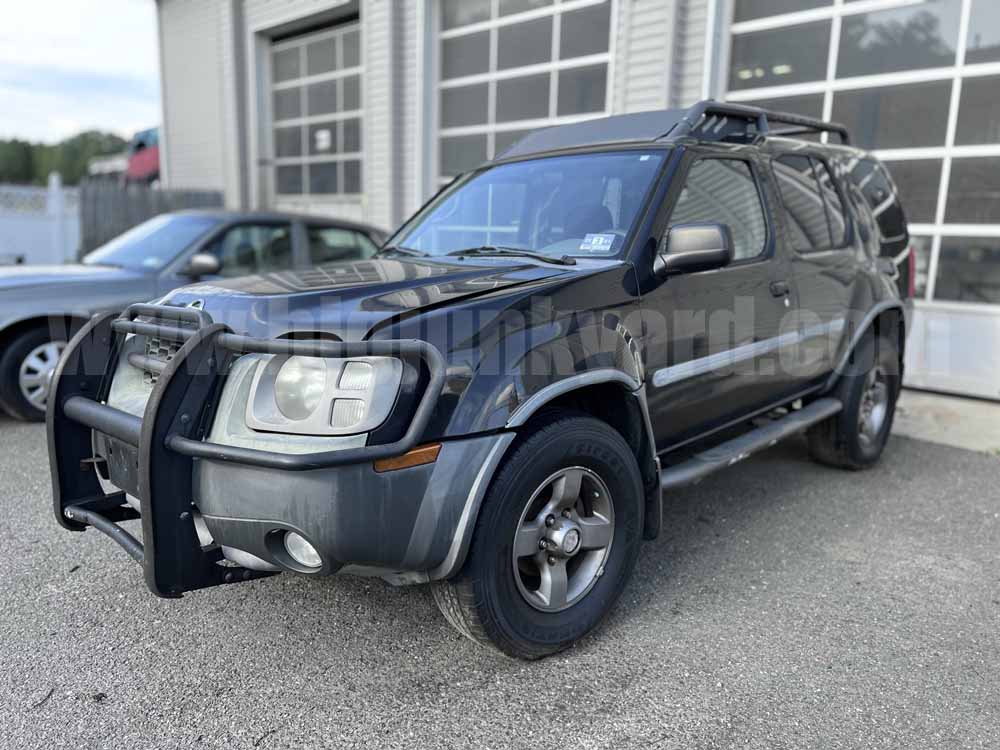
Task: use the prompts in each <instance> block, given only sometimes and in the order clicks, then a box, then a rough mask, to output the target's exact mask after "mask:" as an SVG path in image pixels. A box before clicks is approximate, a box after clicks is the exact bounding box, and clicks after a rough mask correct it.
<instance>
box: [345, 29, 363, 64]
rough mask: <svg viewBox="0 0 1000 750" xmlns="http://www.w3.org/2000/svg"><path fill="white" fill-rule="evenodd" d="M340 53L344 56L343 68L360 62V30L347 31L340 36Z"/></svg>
mask: <svg viewBox="0 0 1000 750" xmlns="http://www.w3.org/2000/svg"><path fill="white" fill-rule="evenodd" d="M340 54H341V55H343V56H344V64H343V66H344V67H345V68H356V67H358V66H359V65H360V64H361V32H359V31H349V32H347V33H346V34H344V35H343V36H342V37H341V38H340Z"/></svg>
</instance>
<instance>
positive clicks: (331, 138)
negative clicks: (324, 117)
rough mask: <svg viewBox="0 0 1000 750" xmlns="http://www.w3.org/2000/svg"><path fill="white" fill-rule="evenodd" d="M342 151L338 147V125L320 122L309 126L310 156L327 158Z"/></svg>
mask: <svg viewBox="0 0 1000 750" xmlns="http://www.w3.org/2000/svg"><path fill="white" fill-rule="evenodd" d="M339 150H340V148H339V147H338V146H337V123H336V122H333V121H331V122H319V123H316V124H315V125H310V126H309V154H310V155H311V156H327V155H329V154H335V153H337V152H338V151H339Z"/></svg>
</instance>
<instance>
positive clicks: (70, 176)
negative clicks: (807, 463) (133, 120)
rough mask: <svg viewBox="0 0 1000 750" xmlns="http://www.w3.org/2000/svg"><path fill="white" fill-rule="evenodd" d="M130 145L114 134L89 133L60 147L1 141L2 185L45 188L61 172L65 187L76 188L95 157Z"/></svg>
mask: <svg viewBox="0 0 1000 750" xmlns="http://www.w3.org/2000/svg"><path fill="white" fill-rule="evenodd" d="M127 145H128V142H127V141H126V140H125V139H124V138H121V137H119V136H117V135H115V134H114V133H104V132H101V131H99V130H88V131H85V132H83V133H79V134H78V135H74V136H72V137H71V138H67V139H65V140H63V141H60V142H59V143H56V144H53V145H49V144H45V143H28V142H27V141H22V140H18V139H13V140H0V182H13V183H21V184H25V183H35V184H36V185H44V184H45V182H46V180H48V177H49V173H50V172H53V171H55V172H59V173H60V174H61V175H62V178H63V184H65V185H75V184H76V183H77V182H79V181H80V179H81V178H83V177H84V176H86V174H87V164H88V162H89V161H90V160H91V159H92V158H93V157H95V156H108V155H110V154H117V153H121V152H122V151H124V150H125V148H126V146H127Z"/></svg>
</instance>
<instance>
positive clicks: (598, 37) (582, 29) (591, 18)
mask: <svg viewBox="0 0 1000 750" xmlns="http://www.w3.org/2000/svg"><path fill="white" fill-rule="evenodd" d="M610 26H611V5H610V4H609V3H603V4H601V5H595V6H593V7H590V8H581V9H580V10H574V11H570V12H569V13H563V17H562V29H561V31H560V35H559V59H561V60H566V59H569V58H571V57H583V56H584V55H597V54H600V53H601V52H607V51H608V43H609V35H608V29H609V28H610Z"/></svg>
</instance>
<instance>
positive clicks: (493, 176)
mask: <svg viewBox="0 0 1000 750" xmlns="http://www.w3.org/2000/svg"><path fill="white" fill-rule="evenodd" d="M664 153H665V152H664V151H662V150H657V151H650V152H643V151H618V152H612V153H599V154H578V155H573V156H552V157H548V158H543V159H534V160H530V161H522V162H513V163H510V164H500V165H498V166H495V167H488V168H486V169H484V170H481V171H478V172H473V173H470V174H469V175H467V176H465V177H463V178H461V179H460V180H459V182H458V183H456V184H455V185H454V186H452V187H451V188H450V189H449V190H448V191H447V192H446V193H445V194H443V195H442V196H441V197H440V198H439V199H438V200H436V201H434V203H432V204H431V205H430V206H429V207H428V208H427V209H425V210H424V211H423V212H421V213H420V214H418V215H417V216H416V217H414V218H413V219H412V220H410V222H409V223H408V224H407V225H406V226H404V227H403V229H402V230H401V231H400V233H399V234H398V235H397V236H396V237H394V238H393V240H392V242H391V244H392V245H395V246H398V247H400V248H403V249H411V250H419V251H421V252H423V253H426V254H428V255H447V254H449V253H453V254H454V253H455V252H456V251H460V250H467V249H470V248H479V247H484V246H487V247H496V248H512V249H517V250H527V251H530V252H534V253H540V254H543V255H547V256H552V257H560V256H564V255H575V256H591V257H605V258H607V257H614V256H617V255H619V254H620V253H621V251H622V248H623V245H624V243H625V237H626V235H627V234H628V233H629V230H630V229H631V228H632V224H633V223H634V221H635V218H636V215H637V214H638V212H639V209H640V208H641V207H642V205H643V203H644V202H645V200H646V195H647V193H648V192H649V189H650V187H651V186H652V184H653V180H654V179H655V178H656V174H657V171H658V169H659V167H660V164H661V163H662V162H663V156H664Z"/></svg>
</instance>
